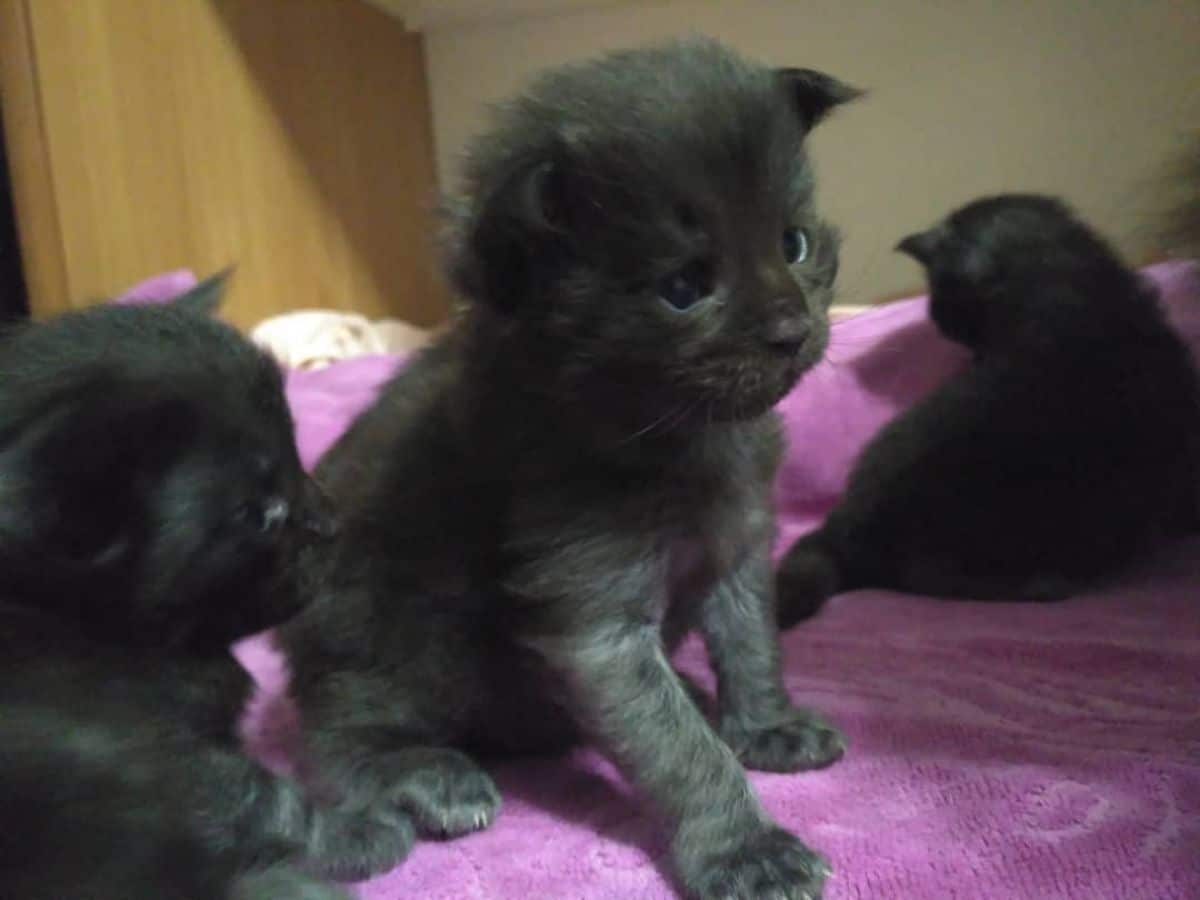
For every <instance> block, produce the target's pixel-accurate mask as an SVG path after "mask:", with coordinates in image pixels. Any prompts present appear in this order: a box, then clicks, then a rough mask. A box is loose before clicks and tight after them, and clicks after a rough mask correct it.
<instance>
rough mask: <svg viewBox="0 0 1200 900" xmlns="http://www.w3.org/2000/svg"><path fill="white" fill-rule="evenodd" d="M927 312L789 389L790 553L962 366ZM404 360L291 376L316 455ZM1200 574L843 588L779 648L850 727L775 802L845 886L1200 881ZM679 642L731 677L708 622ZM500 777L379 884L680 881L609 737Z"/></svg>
mask: <svg viewBox="0 0 1200 900" xmlns="http://www.w3.org/2000/svg"><path fill="white" fill-rule="evenodd" d="M1149 274H1150V276H1151V277H1153V278H1154V279H1155V280H1156V281H1158V282H1159V283H1160V284H1161V285H1162V286H1163V289H1164V292H1165V294H1166V298H1167V302H1168V306H1169V308H1170V310H1171V313H1172V316H1173V319H1174V321H1175V322H1176V325H1177V326H1178V328H1179V329H1180V331H1181V332H1182V333H1184V334H1186V335H1187V336H1188V339H1189V340H1190V341H1191V342H1192V345H1193V346H1194V347H1198V348H1200V298H1197V297H1196V296H1194V295H1193V296H1192V297H1190V298H1188V297H1187V296H1186V293H1187V285H1188V284H1189V277H1192V278H1194V277H1195V276H1196V270H1194V269H1193V270H1189V269H1188V268H1187V267H1186V266H1183V265H1171V266H1159V267H1155V268H1153V269H1151V270H1149ZM924 310H925V304H924V300H923V298H917V299H914V300H910V301H903V302H900V303H895V304H889V305H888V306H886V307H882V308H880V309H877V310H873V311H871V312H868V313H865V314H863V315H861V316H858V317H856V318H854V319H850V320H847V321H843V322H840V323H838V324H837V325H836V326H835V328H834V339H833V344H832V347H831V349H830V352H829V356H828V360H827V361H826V362H825V363H823V364H822V365H821V367H820V368H818V369H817V370H815V371H814V372H812V373H811V374H810V375H809V376H808V377H807V378H806V379H805V380H804V382H803V383H802V384H801V385H800V386H799V388H797V390H796V391H795V392H794V393H793V394H792V395H791V396H790V397H789V398H787V399H786V400H785V401H784V402H783V404H782V405H781V410H782V412H783V414H784V416H785V418H786V421H787V425H788V433H789V436H790V439H791V448H792V449H791V452H790V454H789V458H788V462H787V464H786V466H785V469H784V471H783V472H782V473H781V477H780V480H779V486H778V496H779V502H780V531H781V541H780V547H781V548H782V546H783V545H784V544H786V543H787V542H789V541H790V540H791V539H793V538H794V537H795V536H796V535H797V534H799V533H802V532H803V531H804V530H805V529H806V528H809V527H811V526H812V525H813V524H814V523H815V522H816V521H817V520H818V518H819V517H820V516H821V515H822V514H823V513H824V512H825V511H826V510H827V509H828V507H829V506H830V504H831V503H832V502H833V501H834V500H835V499H836V497H837V494H838V491H839V490H840V489H841V486H842V484H843V483H844V481H845V477H846V474H847V472H848V469H849V466H850V464H851V462H852V460H853V458H854V455H855V454H856V453H857V451H858V450H859V449H860V448H861V446H862V445H863V444H864V443H865V442H866V441H867V440H869V438H870V437H871V435H872V434H873V433H874V431H875V430H876V429H877V428H878V427H879V425H881V424H882V423H883V422H885V421H886V420H887V419H889V418H890V417H891V416H892V415H894V414H895V413H896V412H897V411H898V410H900V409H903V408H904V407H905V406H907V405H908V404H909V403H911V402H912V401H913V400H914V399H915V398H917V397H919V396H920V395H922V394H923V393H925V392H926V391H928V390H929V389H930V388H932V387H933V386H934V385H936V384H937V383H938V382H939V381H941V380H942V379H944V378H945V377H946V376H947V375H948V374H950V373H951V372H953V371H954V370H955V368H956V367H958V366H961V365H962V364H963V363H964V361H965V360H964V354H963V353H962V352H960V351H959V350H958V349H957V348H956V347H954V346H952V345H950V344H949V343H948V342H946V341H944V340H942V339H941V338H940V337H939V336H938V335H937V333H936V332H935V331H934V330H933V328H932V327H931V326H930V325H929V324H928V323H927V322H926V320H925V315H924ZM398 363H399V361H398V360H397V359H396V358H393V357H367V358H363V359H358V360H352V361H349V362H345V363H340V364H337V365H334V366H331V367H330V368H328V369H324V370H321V371H316V372H296V373H292V374H291V375H290V376H289V380H288V392H289V397H290V400H291V402H292V406H293V409H294V412H295V415H296V421H297V436H298V437H297V439H298V441H299V444H300V448H301V452H302V456H303V458H304V460H305V462H306V463H309V464H311V463H312V462H313V461H314V460H315V459H316V458H317V457H318V456H319V455H320V453H322V452H323V451H324V450H325V449H326V448H327V447H328V445H329V444H330V443H331V442H332V441H333V440H334V439H335V437H336V435H337V434H339V433H340V432H341V431H342V429H344V428H345V427H346V425H347V424H348V423H349V422H350V421H351V420H352V419H353V417H354V416H355V415H356V414H357V413H358V412H359V411H360V410H361V409H362V408H363V407H365V406H366V405H367V404H368V403H369V402H370V400H371V398H372V397H373V396H374V395H375V392H376V391H377V389H378V387H379V386H380V384H382V382H383V381H384V380H385V379H386V378H387V376H388V375H389V374H390V373H391V372H392V371H393V370H394V369H395V367H396V366H397V365H398ZM414 477H420V476H419V473H415V474H414ZM397 514H399V515H403V510H397ZM1030 514H1031V515H1036V514H1037V513H1036V510H1031V511H1030ZM1198 595H1200V540H1193V541H1188V542H1184V543H1181V544H1178V545H1176V546H1174V547H1171V548H1167V549H1166V550H1165V551H1164V552H1163V553H1162V554H1161V555H1160V556H1159V557H1158V558H1156V559H1154V560H1152V561H1150V562H1148V563H1146V564H1145V565H1143V566H1141V567H1140V568H1139V569H1138V570H1137V571H1134V572H1129V573H1128V574H1127V575H1126V576H1124V577H1123V578H1121V579H1120V581H1119V583H1116V584H1113V585H1111V586H1110V587H1109V588H1107V589H1105V590H1103V591H1099V592H1096V593H1093V594H1089V595H1087V596H1079V597H1075V598H1073V599H1070V600H1068V601H1066V602H1063V603H1061V604H1057V605H1045V606H1042V605H1010V604H990V605H988V604H970V603H961V604H951V603H944V602H939V601H936V600H931V599H927V598H921V597H913V596H905V595H900V594H893V593H887V592H881V591H861V592H857V593H854V594H847V595H844V596H842V597H838V598H836V599H835V600H833V601H832V602H830V603H829V604H828V605H827V606H826V608H825V610H824V611H823V612H822V613H821V615H820V616H819V617H818V618H816V619H815V620H813V621H812V622H811V623H809V624H807V625H805V626H803V627H801V628H798V629H796V630H794V631H793V632H791V633H790V634H788V635H786V636H785V638H784V652H785V658H786V662H787V683H788V687H789V689H790V690H791V693H792V695H793V697H794V698H795V699H796V700H797V701H798V702H801V703H805V704H808V705H812V706H814V707H817V708H818V709H820V710H822V711H824V712H825V713H827V714H828V715H829V717H830V718H831V719H832V720H833V721H834V722H836V723H837V724H838V725H839V726H841V727H842V728H843V729H844V730H845V732H846V734H847V736H848V738H849V742H850V747H849V751H848V753H847V756H846V758H845V759H844V760H843V761H841V762H840V763H838V764H837V765H835V766H833V767H832V768H831V769H829V770H827V771H824V772H819V773H813V774H801V775H791V776H788V775H767V774H759V773H754V774H751V776H750V778H751V780H752V782H753V783H754V785H755V787H756V788H757V790H758V792H759V794H760V796H761V797H762V799H763V803H764V805H765V806H766V808H767V809H768V811H769V812H770V813H771V814H772V815H773V816H774V817H775V818H776V819H778V821H780V822H781V823H782V824H784V825H785V826H786V827H788V828H790V829H792V830H793V831H795V832H796V833H797V834H799V835H801V836H802V837H803V838H804V839H805V840H806V841H808V842H809V843H810V844H811V845H812V846H814V847H816V848H818V849H819V850H821V851H822V852H823V853H824V854H826V855H827V856H828V857H829V858H830V859H831V860H832V861H833V864H834V867H835V874H834V876H833V878H832V880H831V881H830V883H829V887H828V889H827V898H828V900H893V898H896V900H898V898H905V900H953V898H965V900H1085V898H1086V900H1110V898H1111V900H1118V898H1120V900H1196V898H1200V596H1198ZM237 653H238V655H239V658H240V659H241V660H242V661H243V663H244V664H246V665H247V667H248V668H250V669H251V671H253V672H254V673H255V674H256V676H257V677H258V678H259V679H260V682H261V684H262V686H263V690H262V691H261V692H260V695H259V696H258V697H257V698H256V699H255V701H254V704H253V707H252V709H251V711H250V713H249V715H248V717H247V726H246V733H247V738H248V740H249V742H250V744H251V746H252V747H253V748H254V749H256V750H257V751H258V752H259V753H261V754H262V755H263V757H264V758H265V759H267V760H268V761H269V762H271V763H272V764H273V765H277V766H281V767H284V766H286V757H287V750H288V747H289V746H290V744H291V742H292V741H293V740H294V736H295V713H294V710H292V709H290V708H289V706H288V705H287V703H286V701H285V700H282V699H281V698H280V685H281V684H282V682H283V680H284V677H285V676H284V670H283V666H282V662H281V660H280V659H279V657H278V656H277V655H276V654H275V653H274V651H273V650H272V649H271V647H270V646H269V644H268V642H267V641H265V640H264V639H262V638H256V639H252V640H250V641H247V642H244V643H243V644H242V645H240V646H239V647H238V648H237ZM679 663H680V665H681V667H683V668H685V669H687V670H689V671H691V672H693V673H696V674H697V675H698V677H699V679H700V680H701V681H703V682H704V683H705V684H708V685H709V686H711V683H712V680H711V677H710V676H709V675H708V672H707V668H706V666H705V664H704V656H703V650H702V648H701V647H700V646H699V644H698V643H697V642H695V641H693V642H691V643H689V644H687V645H686V646H685V647H684V648H683V650H682V651H681V654H680V658H679ZM494 773H495V775H496V777H497V779H498V781H499V784H500V787H501V790H502V793H503V795H504V808H503V810H502V812H501V815H500V817H499V820H498V821H497V822H496V824H495V825H494V826H493V827H492V828H491V829H489V830H488V831H486V832H483V833H480V834H476V835H472V836H470V837H467V838H461V839H458V840H454V841H448V842H445V843H421V844H419V845H418V846H417V848H416V849H415V850H414V852H413V854H412V856H411V857H410V858H409V859H408V860H407V861H406V862H405V863H404V864H403V865H401V866H400V867H398V868H397V869H396V870H395V871H394V872H392V873H389V874H388V875H385V876H382V877H380V878H377V879H374V880H373V881H371V882H369V883H366V884H363V885H361V886H359V887H358V889H357V890H358V893H359V895H360V896H361V897H363V898H366V900H399V898H419V900H468V898H489V900H490V898H504V900H507V898H520V900H532V898H538V900H541V898H571V900H575V898H578V900H618V898H619V900H638V898H669V897H673V896H675V894H674V892H673V891H672V888H671V886H670V882H669V880H668V873H667V872H666V870H665V843H664V833H663V830H662V829H661V827H660V826H659V824H658V823H657V821H656V820H655V818H654V817H653V815H652V814H651V813H650V812H649V811H648V810H647V809H646V807H645V806H644V804H643V803H641V802H640V801H639V799H638V798H637V796H636V795H635V794H634V793H633V792H632V791H631V790H630V788H629V787H628V786H627V785H626V784H625V783H624V781H623V780H622V779H621V778H620V777H619V776H618V775H617V774H616V773H615V772H614V770H613V769H612V767H611V766H610V765H609V764H608V763H606V762H605V761H604V760H602V759H601V758H599V757H598V756H597V755H596V754H595V753H594V752H592V751H588V750H581V751H579V752H577V753H575V754H573V755H571V756H569V757H567V758H559V759H546V760H528V761H523V762H519V763H512V764H505V765H502V766H497V767H496V768H495V769H494Z"/></svg>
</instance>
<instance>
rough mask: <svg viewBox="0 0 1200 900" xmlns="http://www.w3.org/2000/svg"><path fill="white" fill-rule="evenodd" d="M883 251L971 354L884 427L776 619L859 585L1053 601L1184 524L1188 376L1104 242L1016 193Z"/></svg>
mask: <svg viewBox="0 0 1200 900" xmlns="http://www.w3.org/2000/svg"><path fill="white" fill-rule="evenodd" d="M897 249H899V250H901V251H902V252H904V253H907V254H909V255H910V256H912V257H914V258H915V259H916V260H917V261H918V262H920V263H921V264H922V265H923V266H924V267H925V269H926V272H927V274H928V278H929V289H930V302H929V314H930V317H931V318H932V319H933V321H934V323H935V324H936V325H937V327H938V328H939V329H940V330H941V331H942V332H943V333H944V334H945V335H946V336H947V337H949V338H951V339H953V340H955V341H958V342H959V343H962V344H964V345H966V346H967V347H969V348H971V350H973V351H974V353H975V362H974V365H973V366H972V367H971V368H970V369H969V370H967V371H966V372H964V373H962V374H961V375H960V376H958V377H956V378H954V379H952V380H951V381H949V382H948V383H946V384H944V385H942V386H941V387H940V388H939V389H938V390H936V391H935V392H934V393H933V394H931V395H930V396H928V397H926V398H925V399H924V400H922V401H921V402H919V403H917V404H916V405H915V406H913V407H912V408H911V409H909V410H907V411H906V412H904V413H903V414H901V415H900V416H898V417H897V418H896V419H895V420H894V421H892V422H891V423H890V424H889V425H887V426H886V427H885V428H883V429H882V430H881V431H880V433H879V434H878V435H877V436H876V437H875V438H874V439H873V440H872V442H871V443H870V444H869V445H868V446H867V447H866V449H864V450H863V452H862V455H861V456H860V458H859V460H858V462H857V464H856V465H855V468H854V470H853V472H852V473H851V475H850V479H849V483H848V485H847V487H846V490H845V493H844V494H843V496H842V498H841V500H840V502H839V503H838V505H837V506H836V507H835V508H834V509H833V511H832V512H830V514H829V516H828V518H827V519H826V521H825V523H824V525H823V526H822V527H821V528H820V529H819V530H817V531H816V532H814V533H813V534H811V535H808V536H806V537H804V538H802V539H801V540H800V541H798V542H797V543H796V544H795V545H794V546H793V548H792V549H791V550H790V551H789V552H788V555H787V557H786V558H785V559H784V561H783V564H782V565H781V567H780V571H779V576H778V591H779V597H780V622H781V624H782V625H784V626H787V625H790V624H792V623H794V622H796V621H798V620H800V619H802V618H805V617H807V616H809V615H812V614H813V613H814V612H816V610H817V609H819V607H820V605H821V603H823V602H824V600H825V599H826V598H827V597H828V596H830V595H831V594H833V593H837V592H842V591H848V590H854V589H856V588H862V587H882V588H893V589H899V590H906V591H914V592H918V593H924V594H936V595H945V596H957V597H967V598H975V599H980V600H1050V599H1056V598H1059V597H1062V596H1064V595H1065V594H1067V593H1070V592H1071V591H1072V590H1075V589H1078V588H1080V587H1083V586H1085V585H1087V584H1088V583H1090V582H1092V581H1093V580H1095V579H1097V578H1100V577H1102V576H1104V575H1106V574H1109V573H1111V572H1114V571H1115V570H1116V569H1117V568H1118V567H1120V566H1122V565H1124V564H1126V563H1127V562H1129V561H1130V560H1132V559H1133V558H1135V557H1136V556H1138V555H1139V554H1141V553H1142V552H1144V551H1146V550H1148V549H1149V548H1151V547H1152V546H1154V545H1155V543H1156V542H1158V541H1160V540H1163V539H1165V538H1169V537H1171V536H1175V535H1180V534H1182V533H1183V532H1185V531H1186V530H1189V529H1193V528H1195V527H1196V525H1197V522H1198V516H1197V510H1198V508H1200V504H1198V502H1197V497H1198V493H1197V491H1198V484H1200V482H1198V477H1200V441H1198V438H1200V389H1198V387H1197V376H1196V372H1195V369H1194V367H1193V364H1192V361H1191V358H1190V356H1189V353H1188V350H1187V348H1186V347H1185V346H1184V344H1183V342H1182V341H1181V340H1180V339H1179V338H1178V337H1177V336H1176V335H1175V333H1174V332H1173V331H1172V330H1171V328H1170V326H1169V325H1168V324H1167V322H1166V320H1165V319H1164V317H1163V314H1162V311H1161V310H1160V309H1159V306H1158V303H1157V297H1156V295H1155V293H1154V291H1153V289H1152V288H1151V287H1150V286H1149V285H1147V284H1146V283H1145V282H1143V281H1142V280H1141V279H1140V278H1139V276H1138V275H1137V273H1135V272H1132V271H1130V270H1129V269H1128V268H1126V267H1125V266H1124V265H1123V264H1122V263H1121V262H1120V260H1119V259H1118V258H1117V257H1116V255H1115V254H1114V253H1113V251H1112V250H1111V249H1109V247H1108V246H1107V245H1106V244H1105V243H1104V242H1103V241H1102V240H1101V239H1100V238H1098V237H1097V236H1096V235H1095V234H1093V233H1092V232H1091V231H1090V230H1089V229H1088V228H1087V226H1085V225H1084V224H1082V223H1081V222H1080V221H1079V220H1078V219H1076V218H1075V217H1074V216H1073V215H1072V214H1071V213H1070V212H1069V211H1068V210H1067V209H1066V207H1064V206H1063V205H1062V204H1061V203H1060V202H1058V201H1056V200H1053V199H1050V198H1047V197H1038V196H1024V195H1010V196H1000V197H992V198H988V199H983V200H978V201H976V202H974V203H971V204H969V205H968V206H966V207H964V208H962V209H960V210H958V211H957V212H955V213H954V214H952V215H951V216H950V217H949V218H948V219H946V220H945V222H943V223H942V224H940V225H938V226H936V227H934V228H932V229H930V230H929V231H926V232H923V233H920V234H915V235H912V236H910V237H908V238H905V239H904V240H903V241H901V242H900V244H899V247H898V248H897Z"/></svg>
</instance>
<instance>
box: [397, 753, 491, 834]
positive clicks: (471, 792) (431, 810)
mask: <svg viewBox="0 0 1200 900" xmlns="http://www.w3.org/2000/svg"><path fill="white" fill-rule="evenodd" d="M388 796H389V799H390V801H391V802H392V803H394V804H396V806H398V807H400V808H401V809H403V810H405V811H406V812H407V813H409V814H410V815H411V816H412V817H413V819H414V820H415V821H416V824H417V828H418V830H420V832H421V833H422V834H423V835H426V836H429V837H456V836H458V835H461V834H467V833H468V832H472V831H479V830H481V829H483V828H487V827H488V826H489V825H491V824H492V822H493V821H494V820H495V818H496V813H497V812H498V811H499V809H500V792H499V791H498V790H497V789H496V784H495V782H493V781H492V779H491V776H490V775H488V774H487V773H486V772H485V771H483V769H481V768H480V767H479V766H478V765H477V764H476V763H475V762H474V761H473V760H472V759H471V758H470V757H469V756H467V755H466V754H464V753H460V752H459V751H457V750H452V749H450V748H448V747H440V748H431V749H429V750H426V751H423V754H422V758H421V760H420V762H419V764H416V765H413V766H411V767H410V768H409V769H408V771H406V772H405V773H404V775H403V776H402V777H401V778H400V779H398V780H397V781H396V782H395V783H394V784H393V786H392V788H391V790H390V791H389V792H388Z"/></svg>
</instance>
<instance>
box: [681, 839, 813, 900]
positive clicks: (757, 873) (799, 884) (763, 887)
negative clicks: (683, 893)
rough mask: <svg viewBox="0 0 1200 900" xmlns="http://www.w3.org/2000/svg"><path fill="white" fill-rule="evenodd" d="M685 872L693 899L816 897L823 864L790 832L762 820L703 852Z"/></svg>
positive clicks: (797, 899)
mask: <svg viewBox="0 0 1200 900" xmlns="http://www.w3.org/2000/svg"><path fill="white" fill-rule="evenodd" d="M696 868H697V870H698V871H696V873H695V874H694V875H693V876H692V877H689V878H685V882H686V884H687V887H688V888H689V892H690V894H691V895H692V896H694V897H696V898H697V900H820V897H821V895H822V888H823V886H824V884H825V878H826V876H828V874H829V865H828V863H826V862H825V860H823V859H822V858H821V857H820V856H819V855H818V854H816V853H814V852H813V851H812V850H810V849H809V848H808V847H806V846H805V845H804V844H803V843H802V842H801V841H800V840H799V838H797V837H796V836H795V835H793V834H789V833H788V832H786V831H784V830H783V829H782V828H779V827H777V826H767V827H764V828H762V829H760V830H758V831H757V832H755V833H752V834H751V835H750V836H749V837H748V838H747V839H745V840H743V841H741V842H739V843H738V845H737V846H735V847H733V848H732V849H731V850H729V851H727V852H724V853H718V854H713V855H711V856H708V857H705V858H703V859H702V860H701V861H700V864H699V865H698V866H697V867H696Z"/></svg>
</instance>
